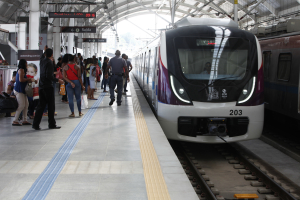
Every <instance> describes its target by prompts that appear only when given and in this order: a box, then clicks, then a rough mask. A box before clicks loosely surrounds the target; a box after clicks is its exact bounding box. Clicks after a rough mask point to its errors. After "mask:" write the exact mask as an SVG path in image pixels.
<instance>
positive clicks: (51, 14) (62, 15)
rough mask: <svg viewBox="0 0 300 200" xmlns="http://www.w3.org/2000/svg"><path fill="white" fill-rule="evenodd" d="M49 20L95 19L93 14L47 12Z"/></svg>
mask: <svg viewBox="0 0 300 200" xmlns="http://www.w3.org/2000/svg"><path fill="white" fill-rule="evenodd" d="M49 17H50V18H96V13H95V12H49Z"/></svg>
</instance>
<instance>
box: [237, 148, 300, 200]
mask: <svg viewBox="0 0 300 200" xmlns="http://www.w3.org/2000/svg"><path fill="white" fill-rule="evenodd" d="M231 149H232V150H233V152H234V153H236V154H237V156H238V159H239V161H240V162H241V164H243V165H245V167H246V168H247V169H249V170H250V171H251V172H252V174H253V175H254V176H256V177H257V178H258V179H259V180H260V181H261V182H263V183H264V184H265V185H266V186H268V187H270V189H271V190H272V191H273V192H274V193H275V195H276V196H278V197H280V198H281V199H282V200H297V198H295V197H294V196H293V195H291V194H290V193H289V192H288V191H286V190H285V189H284V188H283V187H281V186H280V185H279V184H278V183H276V182H275V181H274V180H273V179H272V178H270V177H269V176H268V175H267V174H265V173H264V172H263V171H262V170H261V169H260V168H258V167H257V166H255V165H254V163H252V162H251V161H250V160H249V159H248V158H247V157H246V156H244V155H242V154H241V153H240V152H239V151H237V150H236V149H234V148H233V147H232V146H231Z"/></svg>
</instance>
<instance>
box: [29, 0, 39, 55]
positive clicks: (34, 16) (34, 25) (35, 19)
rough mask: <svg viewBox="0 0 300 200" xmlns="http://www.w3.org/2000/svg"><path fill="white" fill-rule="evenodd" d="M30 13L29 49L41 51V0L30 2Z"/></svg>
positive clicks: (31, 0)
mask: <svg viewBox="0 0 300 200" xmlns="http://www.w3.org/2000/svg"><path fill="white" fill-rule="evenodd" d="M29 7H30V13H29V49H30V50H37V49H39V36H40V35H39V33H40V4H39V0H30V4H29Z"/></svg>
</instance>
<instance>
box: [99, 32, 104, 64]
mask: <svg viewBox="0 0 300 200" xmlns="http://www.w3.org/2000/svg"><path fill="white" fill-rule="evenodd" d="M98 35H99V38H102V33H99V34H98ZM101 56H102V43H100V42H98V57H101ZM102 61H103V58H102Z"/></svg>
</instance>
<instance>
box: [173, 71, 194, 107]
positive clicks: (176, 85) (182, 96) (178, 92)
mask: <svg viewBox="0 0 300 200" xmlns="http://www.w3.org/2000/svg"><path fill="white" fill-rule="evenodd" d="M170 82H171V88H172V91H173V93H174V94H175V96H176V97H177V98H178V99H179V100H180V101H182V102H185V103H191V101H190V98H189V96H188V94H187V93H186V91H185V89H183V86H182V85H181V83H180V82H179V81H178V80H177V79H176V78H175V77H174V76H172V75H170Z"/></svg>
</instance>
